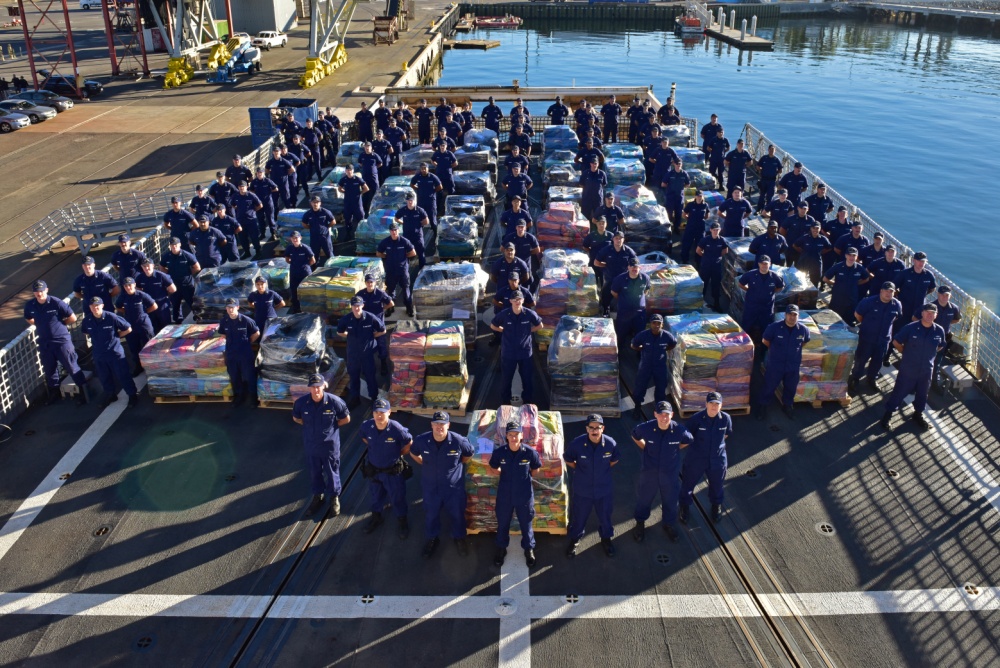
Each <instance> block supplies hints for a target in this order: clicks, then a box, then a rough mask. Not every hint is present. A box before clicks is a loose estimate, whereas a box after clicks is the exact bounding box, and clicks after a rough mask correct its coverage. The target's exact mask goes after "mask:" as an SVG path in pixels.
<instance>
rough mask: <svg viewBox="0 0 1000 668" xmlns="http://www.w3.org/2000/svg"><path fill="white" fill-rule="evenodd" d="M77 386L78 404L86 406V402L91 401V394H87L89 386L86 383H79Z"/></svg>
mask: <svg viewBox="0 0 1000 668" xmlns="http://www.w3.org/2000/svg"><path fill="white" fill-rule="evenodd" d="M76 388H77V392H76V405H77V406H85V405H86V404H88V403H89V402H90V396H89V395H88V394H87V386H86V385H77V386H76Z"/></svg>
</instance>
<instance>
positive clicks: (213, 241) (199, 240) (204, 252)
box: [187, 227, 226, 269]
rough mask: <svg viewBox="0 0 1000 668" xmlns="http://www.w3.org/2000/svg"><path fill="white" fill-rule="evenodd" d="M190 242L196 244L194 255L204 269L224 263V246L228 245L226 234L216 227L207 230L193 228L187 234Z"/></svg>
mask: <svg viewBox="0 0 1000 668" xmlns="http://www.w3.org/2000/svg"><path fill="white" fill-rule="evenodd" d="M187 238H188V243H190V244H191V245H192V246H194V255H195V257H196V258H198V264H200V265H201V268H202V269H206V268H208V267H218V266H219V265H220V264H222V248H223V247H225V245H226V235H224V234H223V233H222V232H221V231H219V230H218V229H216V228H214V227H209V228H208V229H207V230H201V229H198V230H192V231H190V232H188V235H187Z"/></svg>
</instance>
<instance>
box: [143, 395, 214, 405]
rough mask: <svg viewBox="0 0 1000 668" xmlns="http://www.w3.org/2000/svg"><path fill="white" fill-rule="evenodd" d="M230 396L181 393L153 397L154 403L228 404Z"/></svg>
mask: <svg viewBox="0 0 1000 668" xmlns="http://www.w3.org/2000/svg"><path fill="white" fill-rule="evenodd" d="M232 400H233V398H232V397H231V396H222V397H218V396H212V397H208V396H199V395H197V394H182V395H179V396H176V397H153V403H154V404H228V403H229V402H230V401H232Z"/></svg>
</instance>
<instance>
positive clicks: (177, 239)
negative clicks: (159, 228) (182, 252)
mask: <svg viewBox="0 0 1000 668" xmlns="http://www.w3.org/2000/svg"><path fill="white" fill-rule="evenodd" d="M180 243H181V239H180V237H170V245H171V246H178V245H180Z"/></svg>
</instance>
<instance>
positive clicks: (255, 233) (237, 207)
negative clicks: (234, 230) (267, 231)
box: [229, 181, 264, 257]
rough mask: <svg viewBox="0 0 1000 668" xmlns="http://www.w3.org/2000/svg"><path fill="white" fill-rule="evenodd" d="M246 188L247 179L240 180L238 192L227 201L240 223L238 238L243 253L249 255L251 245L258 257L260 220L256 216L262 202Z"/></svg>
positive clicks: (247, 184)
mask: <svg viewBox="0 0 1000 668" xmlns="http://www.w3.org/2000/svg"><path fill="white" fill-rule="evenodd" d="M248 188H249V183H248V182H247V181H240V182H239V183H238V184H236V189H237V190H238V191H239V192H238V193H237V194H236V195H234V196H233V198H232V199H231V200H230V202H229V203H230V205H232V207H233V215H234V216H235V218H236V220H238V221H239V223H240V232H239V239H240V246H242V247H243V253H244V255H245V256H246V257H250V247H251V246H253V250H254V252H255V253H256V254H257V257H260V220H259V219H258V218H257V216H258V215H259V213H260V211H261V210H262V209H263V208H264V203H263V202H261V201H260V198H259V197H257V195H255V194H253V193H252V192H250V191H249V190H248Z"/></svg>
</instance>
